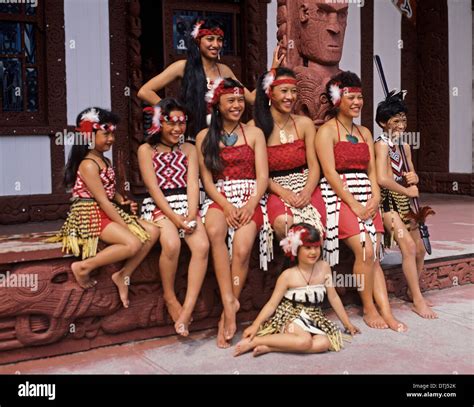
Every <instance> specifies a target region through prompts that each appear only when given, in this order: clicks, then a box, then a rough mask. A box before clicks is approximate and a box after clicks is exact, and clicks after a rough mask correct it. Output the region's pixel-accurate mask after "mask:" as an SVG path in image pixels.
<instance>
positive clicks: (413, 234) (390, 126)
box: [375, 91, 437, 319]
mask: <svg viewBox="0 0 474 407" xmlns="http://www.w3.org/2000/svg"><path fill="white" fill-rule="evenodd" d="M403 98H404V92H403V91H402V92H400V93H395V92H391V93H390V94H389V95H388V96H387V98H386V99H385V100H384V101H382V102H380V103H379V105H378V106H377V114H376V117H375V120H376V122H377V124H378V125H379V126H380V127H381V128H382V129H383V131H384V132H383V134H381V135H380V136H379V137H378V138H377V139H376V140H375V155H376V164H377V180H378V183H379V184H380V186H381V187H382V191H381V205H380V208H381V210H382V214H383V222H384V226H385V230H386V233H385V246H386V247H391V246H392V241H393V239H395V241H396V242H397V244H398V246H399V247H400V251H401V252H402V259H403V260H402V268H403V273H404V274H405V277H406V279H407V283H408V292H407V293H408V296H409V298H410V300H412V301H413V311H415V312H416V313H417V314H419V315H420V316H421V317H423V318H428V319H433V318H437V315H436V313H435V312H434V311H433V310H432V309H431V308H430V305H431V304H428V302H427V301H426V300H425V299H424V298H423V295H422V294H421V290H420V283H419V278H420V275H421V273H422V272H423V266H424V262H425V247H424V246H423V242H422V241H421V237H420V231H419V230H418V225H417V224H415V222H414V221H413V220H410V219H409V217H408V216H407V215H408V214H409V213H410V210H411V208H410V198H415V197H417V196H418V188H417V187H416V184H418V176H417V175H416V173H415V171H414V166H413V162H412V160H411V151H410V146H409V145H407V144H403V143H402V140H401V137H402V136H403V132H404V131H405V130H406V127H407V117H406V113H407V108H406V106H405V103H404V101H403ZM400 148H403V149H404V150H405V154H406V157H407V160H408V162H407V163H406V165H407V168H408V169H409V172H406V173H404V172H403V163H402V155H401V153H400ZM405 180H406V183H407V186H404V185H403V184H404V182H405Z"/></svg>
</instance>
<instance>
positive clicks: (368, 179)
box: [316, 72, 406, 332]
mask: <svg viewBox="0 0 474 407" xmlns="http://www.w3.org/2000/svg"><path fill="white" fill-rule="evenodd" d="M326 93H327V98H328V102H329V104H330V107H331V109H330V110H329V115H330V117H331V118H330V119H329V120H328V121H327V122H326V123H325V124H324V125H323V126H321V127H320V129H319V130H318V134H317V136H316V150H317V154H318V157H319V160H320V163H321V167H322V169H323V173H324V177H323V178H322V179H321V181H320V189H318V193H322V197H323V199H324V202H325V204H326V213H327V217H326V238H325V241H324V256H325V259H327V260H328V262H329V264H330V265H331V266H333V265H335V264H337V263H338V262H339V241H340V240H341V241H344V242H345V243H346V245H347V246H348V247H349V248H350V249H351V250H352V252H353V253H354V256H355V262H354V267H353V272H354V274H356V275H357V276H360V278H361V279H362V281H364V284H363V287H362V289H360V291H359V293H360V296H361V300H362V306H363V313H364V321H365V323H366V324H367V325H368V326H370V327H372V328H378V329H385V328H388V327H390V328H391V329H393V330H395V331H399V332H402V331H405V330H406V326H405V325H404V324H403V323H401V322H399V321H397V320H396V319H395V318H394V317H393V314H392V311H391V309H390V303H389V301H388V293H387V287H386V284H385V277H384V275H383V271H382V269H381V267H380V261H379V253H380V244H381V239H382V233H383V231H384V229H383V224H382V219H381V216H380V212H379V202H380V189H379V186H378V184H377V174H376V170H375V154H374V144H373V140H372V135H371V134H370V131H369V129H367V128H366V127H363V126H357V125H356V124H354V122H353V120H354V119H355V118H356V117H359V115H360V112H361V109H362V106H363V104H364V101H363V98H362V88H361V82H360V79H359V77H358V76H357V75H356V74H354V73H352V72H341V73H340V74H338V75H336V76H335V77H333V78H332V79H331V80H330V81H329V82H328V83H327V85H326ZM374 298H375V301H376V303H377V305H378V306H379V309H380V313H379V311H378V310H377V308H376V306H375V304H374Z"/></svg>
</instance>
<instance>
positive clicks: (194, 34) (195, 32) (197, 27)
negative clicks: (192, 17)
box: [191, 20, 204, 39]
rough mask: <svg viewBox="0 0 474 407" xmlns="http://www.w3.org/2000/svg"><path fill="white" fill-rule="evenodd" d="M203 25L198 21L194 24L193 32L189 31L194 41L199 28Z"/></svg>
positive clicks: (202, 22)
mask: <svg viewBox="0 0 474 407" xmlns="http://www.w3.org/2000/svg"><path fill="white" fill-rule="evenodd" d="M203 24H204V21H202V20H201V21H198V22H197V23H196V24H194V27H193V30H192V31H191V37H193V38H194V39H196V38H197V37H198V35H199V29H200V28H201V25H203Z"/></svg>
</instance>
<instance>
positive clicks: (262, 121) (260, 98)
mask: <svg viewBox="0 0 474 407" xmlns="http://www.w3.org/2000/svg"><path fill="white" fill-rule="evenodd" d="M267 74H268V72H265V73H264V74H263V75H262V76H260V78H258V81H257V94H256V97H255V106H254V115H253V117H254V120H255V124H256V126H257V127H259V128H260V129H262V131H263V134H265V138H266V139H268V137H270V134H272V131H273V126H274V125H275V122H274V120H273V116H272V113H271V112H270V105H269V104H268V101H269V98H268V95H267V94H266V93H265V90H264V89H263V80H264V79H265V76H266V75H267ZM282 76H289V77H290V78H295V79H296V74H295V73H294V72H293V71H292V70H291V69H289V68H283V67H280V68H276V70H275V79H278V78H280V77H282Z"/></svg>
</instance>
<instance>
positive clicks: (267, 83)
mask: <svg viewBox="0 0 474 407" xmlns="http://www.w3.org/2000/svg"><path fill="white" fill-rule="evenodd" d="M275 78H276V70H275V69H273V68H272V69H270V70H269V71H268V72H267V74H266V75H265V76H264V78H263V81H262V88H263V91H264V92H265V94H266V95H267V97H268V99H269V100H268V105H269V106H270V105H271V104H272V101H271V99H272V90H273V88H274V87H275V86H278V85H283V84H288V85H296V83H297V82H296V79H295V78H283V79H277V80H275Z"/></svg>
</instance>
